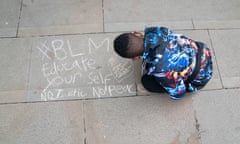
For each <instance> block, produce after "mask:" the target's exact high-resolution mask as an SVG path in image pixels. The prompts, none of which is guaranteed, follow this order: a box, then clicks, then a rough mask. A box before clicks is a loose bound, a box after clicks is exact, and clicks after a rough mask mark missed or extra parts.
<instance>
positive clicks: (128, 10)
mask: <svg viewBox="0 0 240 144" xmlns="http://www.w3.org/2000/svg"><path fill="white" fill-rule="evenodd" d="M239 7H240V1H239V0H201V1H197V0H185V1H177V0H169V1H167V0H148V1H143V0H121V1H118V0H88V1H85V0H51V1H49V0H1V1H0V67H1V69H0V143H1V144H32V143H34V144H128V143H131V144H147V143H151V144H238V143H239V141H240V112H239V108H240V107H239V102H240V89H239V88H240V72H239V71H240V67H239V61H240V57H239V54H240V46H239V41H240V37H239V35H240V9H239ZM144 26H166V27H169V28H171V29H173V30H175V31H177V32H179V33H183V34H184V35H186V36H188V37H191V38H193V39H195V40H200V41H203V42H205V43H207V44H208V45H209V46H210V48H211V51H212V53H213V62H214V76H213V79H212V80H211V81H210V83H209V84H208V85H207V86H206V87H205V88H204V89H203V90H201V91H198V92H196V93H193V94H187V95H186V96H185V98H184V99H182V100H179V101H174V100H171V99H169V98H168V96H167V95H166V94H154V93H149V92H147V91H145V90H144V89H143V87H142V85H141V83H140V77H141V72H140V69H141V63H140V62H134V63H133V62H132V61H129V60H126V59H122V58H120V57H119V56H117V55H116V54H115V53H114V52H113V50H112V40H113V39H114V38H115V36H117V35H118V34H120V33H122V32H126V31H143V29H144Z"/></svg>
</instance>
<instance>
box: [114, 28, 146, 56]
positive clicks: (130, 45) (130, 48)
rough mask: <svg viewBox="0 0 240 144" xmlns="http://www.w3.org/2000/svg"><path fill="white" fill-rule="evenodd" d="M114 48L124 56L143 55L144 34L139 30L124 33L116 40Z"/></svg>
mask: <svg viewBox="0 0 240 144" xmlns="http://www.w3.org/2000/svg"><path fill="white" fill-rule="evenodd" d="M114 50H115V51H116V53H117V54H118V55H120V56H122V57H124V58H132V59H134V58H136V57H139V56H142V55H143V52H144V47H143V36H142V34H141V33H139V32H134V33H124V34H121V35H119V36H118V37H117V38H116V39H115V40H114Z"/></svg>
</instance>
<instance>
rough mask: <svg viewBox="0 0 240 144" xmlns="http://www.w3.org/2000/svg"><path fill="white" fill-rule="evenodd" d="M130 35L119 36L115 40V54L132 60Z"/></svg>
mask: <svg viewBox="0 0 240 144" xmlns="http://www.w3.org/2000/svg"><path fill="white" fill-rule="evenodd" d="M129 35H130V33H123V34H121V35H119V36H118V37H116V38H115V40H114V44H113V45H114V50H115V52H116V53H117V54H119V55H120V56H121V57H124V58H130V56H129V55H128V51H129V47H130V46H129V45H130V44H129V43H130V40H129Z"/></svg>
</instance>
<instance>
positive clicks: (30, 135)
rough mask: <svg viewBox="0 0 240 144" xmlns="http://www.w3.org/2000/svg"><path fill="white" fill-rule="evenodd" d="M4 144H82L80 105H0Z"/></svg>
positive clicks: (77, 103) (74, 103) (1, 135)
mask: <svg viewBox="0 0 240 144" xmlns="http://www.w3.org/2000/svg"><path fill="white" fill-rule="evenodd" d="M0 117H1V119H0V143H2V144H16V143H18V144H32V143H35V144H43V143H54V144H63V143H64V144H66V143H68V144H83V143H84V125H83V105H82V102H81V101H75V102H51V103H22V104H5V105H0Z"/></svg>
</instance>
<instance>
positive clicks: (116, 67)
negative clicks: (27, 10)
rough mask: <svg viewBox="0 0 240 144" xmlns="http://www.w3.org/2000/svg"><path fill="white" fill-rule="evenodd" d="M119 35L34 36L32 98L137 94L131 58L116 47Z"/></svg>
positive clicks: (76, 97)
mask: <svg viewBox="0 0 240 144" xmlns="http://www.w3.org/2000/svg"><path fill="white" fill-rule="evenodd" d="M115 36H116V34H85V35H75V36H54V37H41V38H34V39H33V45H32V59H31V66H30V78H29V88H28V90H29V94H28V100H29V101H40V100H44V101H46V100H62V99H85V98H101V97H116V96H117V97H118V96H131V95H136V86H135V77H134V68H133V64H132V61H131V60H127V59H123V58H120V57H119V56H117V55H116V54H115V52H114V51H113V48H112V41H113V39H114V38H115Z"/></svg>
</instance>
